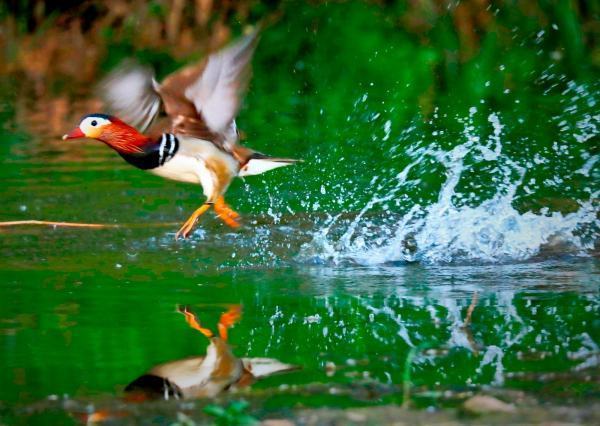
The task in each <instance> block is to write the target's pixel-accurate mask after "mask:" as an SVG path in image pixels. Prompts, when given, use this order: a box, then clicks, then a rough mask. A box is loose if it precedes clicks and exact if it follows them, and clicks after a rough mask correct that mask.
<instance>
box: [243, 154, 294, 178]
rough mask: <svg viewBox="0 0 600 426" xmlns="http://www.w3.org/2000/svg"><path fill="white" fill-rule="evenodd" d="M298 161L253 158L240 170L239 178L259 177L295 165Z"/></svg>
mask: <svg viewBox="0 0 600 426" xmlns="http://www.w3.org/2000/svg"><path fill="white" fill-rule="evenodd" d="M296 161H297V160H291V159H287V158H253V159H251V160H250V161H248V162H247V163H246V164H245V165H244V166H243V167H242V168H241V169H240V171H239V173H238V176H240V177H244V176H254V175H259V174H261V173H264V172H268V171H269V170H273V169H276V168H278V167H283V166H289V165H290V164H294V163H295V162H296Z"/></svg>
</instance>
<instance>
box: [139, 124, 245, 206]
mask: <svg viewBox="0 0 600 426" xmlns="http://www.w3.org/2000/svg"><path fill="white" fill-rule="evenodd" d="M178 140H179V149H178V151H177V152H176V153H175V155H174V156H173V158H171V159H170V160H169V161H167V162H165V164H164V165H162V166H160V167H156V168H154V169H152V170H150V171H151V172H152V173H154V174H155V175H158V176H161V177H164V178H167V179H172V180H176V181H179V182H188V183H199V184H201V185H202V187H203V189H204V195H205V196H207V197H209V198H210V197H211V195H212V194H213V189H214V187H215V186H216V182H215V179H216V176H214V173H212V172H211V170H209V169H208V168H207V166H206V164H207V163H208V164H214V162H215V161H217V162H218V163H220V164H222V165H223V166H224V167H225V168H226V170H227V171H228V172H229V174H230V175H231V177H233V176H236V175H237V172H238V169H239V164H238V162H237V161H236V160H235V159H234V158H233V157H232V156H231V155H228V154H226V153H224V152H223V151H221V150H220V149H218V148H217V147H216V146H215V145H214V144H212V143H211V142H209V141H205V140H201V139H196V138H190V137H185V136H178Z"/></svg>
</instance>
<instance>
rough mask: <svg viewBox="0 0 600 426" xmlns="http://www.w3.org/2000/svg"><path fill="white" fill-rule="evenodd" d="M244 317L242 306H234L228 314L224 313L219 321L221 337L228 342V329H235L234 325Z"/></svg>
mask: <svg viewBox="0 0 600 426" xmlns="http://www.w3.org/2000/svg"><path fill="white" fill-rule="evenodd" d="M241 317H242V306H241V305H233V306H231V307H230V308H229V309H228V310H227V312H224V313H223V314H222V315H221V318H220V319H219V324H218V327H219V335H220V336H221V339H223V340H224V341H227V329H228V328H230V327H233V325H234V324H235V323H236V322H238V321H239V319H240V318H241Z"/></svg>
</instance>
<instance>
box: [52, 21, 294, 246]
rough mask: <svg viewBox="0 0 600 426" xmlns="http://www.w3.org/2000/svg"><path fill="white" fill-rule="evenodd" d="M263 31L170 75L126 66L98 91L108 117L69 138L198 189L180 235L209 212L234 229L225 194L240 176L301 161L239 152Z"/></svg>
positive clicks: (87, 122) (86, 122)
mask: <svg viewBox="0 0 600 426" xmlns="http://www.w3.org/2000/svg"><path fill="white" fill-rule="evenodd" d="M257 41H258V31H254V32H253V33H252V34H250V35H247V36H244V37H242V38H241V39H240V40H238V41H237V42H236V43H234V44H232V45H230V46H229V47H226V48H224V49H222V50H220V51H218V52H216V53H213V54H211V55H209V56H208V57H207V58H206V59H204V60H202V61H200V62H198V63H195V64H192V65H189V66H187V67H184V68H183V69H181V70H179V71H176V72H175V73H173V74H171V75H169V76H168V77H167V78H166V79H164V81H163V82H162V83H158V82H157V81H156V80H155V78H154V73H153V72H152V70H150V69H148V68H146V67H142V66H140V65H138V64H135V63H132V62H126V63H125V64H123V65H121V66H120V67H118V68H117V69H116V70H115V71H113V72H111V73H110V74H109V75H108V76H107V77H106V78H105V79H104V80H103V81H102V82H101V83H100V84H99V86H98V92H99V95H100V97H101V98H103V100H104V103H105V104H106V107H107V109H108V110H109V111H110V112H111V115H108V114H89V115H86V116H84V117H83V118H82V120H81V122H80V123H79V126H78V127H76V128H75V129H73V130H72V131H71V132H69V133H67V134H66V135H64V136H63V139H77V138H91V139H96V140H99V141H102V142H104V143H105V144H106V145H108V146H109V147H110V148H112V149H114V150H115V151H116V152H117V153H118V154H119V155H120V156H121V157H122V158H123V159H124V160H125V161H126V162H128V163H129V164H131V165H132V166H134V167H137V168H139V169H143V170H148V171H150V172H152V173H154V174H156V175H159V176H161V177H164V178H167V179H172V180H176V181H180V182H188V183H195V184H200V185H201V186H202V189H203V192H204V196H205V197H206V201H205V203H204V204H202V205H201V206H200V207H199V208H198V209H196V210H195V211H194V213H193V214H192V215H191V216H190V217H189V219H188V220H187V221H186V222H185V223H184V224H183V225H182V226H181V228H180V229H179V231H177V233H176V234H175V239H178V238H179V237H180V236H181V237H183V238H186V237H187V236H188V235H189V234H190V232H191V230H192V229H193V227H194V225H195V223H196V221H197V220H198V218H199V217H200V216H201V215H202V214H203V213H205V212H206V211H207V210H208V209H209V208H210V207H211V206H212V207H213V208H214V210H215V212H216V214H217V216H218V217H219V218H220V219H221V220H222V221H223V222H224V223H225V224H227V225H229V226H231V227H234V228H235V227H238V226H239V220H238V219H239V215H238V214H237V213H236V212H235V211H234V210H233V209H231V208H230V207H229V206H228V205H227V204H226V203H225V200H224V197H223V195H224V194H225V191H226V190H227V188H228V187H229V184H230V183H231V181H232V180H233V178H234V177H236V176H239V177H244V176H251V175H257V174H260V173H263V172H266V171H269V170H272V169H275V168H278V167H282V166H287V165H290V164H293V163H295V162H296V161H297V160H293V159H289V158H275V157H269V156H267V155H264V154H261V153H259V152H256V151H254V150H252V149H249V148H246V147H244V146H242V145H240V144H239V143H238V142H239V132H238V129H237V127H236V123H235V118H236V116H237V113H238V110H239V108H240V104H241V101H242V98H243V95H244V93H245V91H246V89H247V86H248V82H249V79H250V74H251V59H252V55H253V53H254V49H255V47H256V44H257Z"/></svg>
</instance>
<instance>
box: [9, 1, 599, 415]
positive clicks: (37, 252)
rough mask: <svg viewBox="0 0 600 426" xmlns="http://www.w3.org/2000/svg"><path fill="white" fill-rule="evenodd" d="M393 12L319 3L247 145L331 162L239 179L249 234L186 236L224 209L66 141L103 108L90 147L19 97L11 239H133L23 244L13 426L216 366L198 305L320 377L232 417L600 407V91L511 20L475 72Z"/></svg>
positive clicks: (283, 387) (264, 90)
mask: <svg viewBox="0 0 600 426" xmlns="http://www.w3.org/2000/svg"><path fill="white" fill-rule="evenodd" d="M390 13H392V12H390V10H386V9H383V10H382V9H380V8H379V6H375V5H364V4H359V3H353V2H351V3H347V4H335V5H321V6H314V7H313V6H310V7H309V6H306V7H305V8H304V9H303V11H302V12H298V13H295V14H292V13H290V14H286V15H285V16H284V17H283V18H282V19H281V21H279V22H278V23H277V24H275V25H274V26H273V27H271V28H270V29H269V30H268V31H266V32H265V34H264V36H263V37H262V40H261V44H260V46H259V48H258V51H257V54H256V59H255V76H254V80H253V83H252V86H251V89H250V93H249V95H248V98H247V101H246V104H245V107H244V109H243V110H242V111H241V114H240V118H239V123H238V124H239V126H240V127H241V128H242V129H244V131H245V132H246V137H247V140H246V141H245V142H244V143H247V144H248V145H249V146H252V147H254V148H256V149H259V150H261V151H263V152H267V153H271V154H274V155H277V156H284V157H288V156H289V157H295V158H302V159H304V160H305V162H304V163H302V164H300V165H298V166H294V167H289V168H284V169H279V170H276V171H273V172H271V173H269V174H268V175H265V176H264V177H262V176H260V177H254V178H248V179H247V180H246V181H244V182H242V181H236V182H235V183H234V184H233V185H232V187H231V189H230V190H229V192H228V194H227V199H228V201H229V202H230V203H231V204H232V206H234V207H235V209H236V210H238V211H239V212H240V213H241V214H242V216H243V221H244V226H243V227H242V228H241V229H240V230H231V229H229V228H227V227H225V226H224V225H223V224H222V223H221V222H220V221H218V220H217V219H215V218H214V217H212V215H211V214H208V215H206V216H205V217H203V218H202V219H201V221H200V223H199V226H198V228H197V231H196V232H195V233H194V234H193V235H192V237H191V238H190V239H189V240H187V241H175V240H174V233H175V231H176V230H177V229H178V226H179V224H180V223H181V222H182V221H183V220H184V219H185V218H186V217H187V215H189V214H190V213H191V212H192V211H193V209H195V208H196V207H197V206H198V205H199V204H200V203H202V201H203V200H202V196H201V190H200V188H197V187H194V186H192V185H185V184H179V183H175V182H168V181H164V180H161V179H160V178H158V177H155V176H152V175H149V174H145V173H144V172H142V171H138V170H134V169H132V168H130V167H129V166H128V165H126V164H125V163H124V162H123V161H122V160H121V159H120V158H118V156H117V155H116V154H114V153H113V152H111V151H110V150H109V149H108V148H106V147H105V146H102V145H101V144H100V143H95V142H63V141H61V140H59V136H60V133H61V132H65V131H67V130H70V127H72V126H74V125H75V124H76V123H77V120H78V117H79V116H80V115H81V114H83V113H86V112H92V111H81V110H79V107H78V106H77V105H78V103H77V99H79V98H78V97H77V96H74V95H72V94H70V93H67V94H66V95H64V96H67V97H68V99H69V102H70V105H72V111H70V112H69V117H65V118H64V122H65V126H68V127H69V128H65V129H63V130H52V129H51V128H50V125H49V123H47V122H46V121H45V119H44V117H45V116H46V115H45V114H49V113H48V112H44V109H43V105H46V104H45V103H44V99H42V100H36V99H35V98H33V97H29V95H27V94H28V93H29V92H28V91H27V88H26V87H25V88H23V87H19V82H18V79H15V78H14V77H11V78H9V77H3V79H2V84H1V85H0V88H1V89H0V114H1V117H2V123H1V124H2V126H1V130H0V132H1V133H0V135H1V144H0V158H2V160H1V163H2V165H1V167H0V182H1V188H0V200H1V205H2V209H1V210H0V219H1V220H4V221H9V220H27V219H39V220H55V221H74V222H88V223H108V224H119V225H122V226H121V227H119V228H109V229H66V228H53V227H45V226H21V227H7V228H0V241H1V244H0V365H1V366H2V369H0V383H2V386H0V416H2V417H5V418H6V419H8V420H7V421H9V422H12V421H15V422H20V423H23V424H28V423H31V422H39V423H44V424H58V423H69V422H74V421H75V420H73V419H72V418H70V417H68V416H67V415H66V414H64V413H65V412H67V411H69V409H68V408H65V405H64V404H63V402H64V401H70V402H71V403H72V404H73V406H75V407H77V409H78V410H80V411H85V407H86V406H87V405H86V404H91V405H93V404H102V403H107V402H106V401H108V403H111V401H117V400H118V397H119V396H120V395H121V393H122V389H123V387H124V386H125V385H126V384H127V383H129V382H130V381H131V380H133V379H135V378H136V377H137V376H138V375H140V374H141V373H143V372H144V371H146V370H147V369H148V368H150V367H151V366H153V365H155V364H157V363H160V362H165V361H170V360H175V359H180V358H184V357H186V356H192V355H198V354H202V353H203V352H204V350H205V347H206V340H205V339H204V338H203V337H202V336H201V335H200V334H199V333H197V332H196V331H194V330H192V329H190V328H189V327H188V326H187V325H186V324H185V322H184V321H183V318H182V316H181V315H180V314H178V313H177V312H176V306H177V305H189V306H191V307H192V309H193V310H194V311H195V312H197V313H198V314H199V316H200V318H201V319H202V320H203V321H204V322H206V323H207V324H215V323H216V321H217V319H218V317H219V315H220V313H221V312H222V311H223V310H224V309H225V308H226V306H228V305H230V304H237V303H241V304H242V305H243V317H242V320H241V321H240V323H239V324H238V325H237V326H236V327H235V328H234V329H233V330H232V331H231V332H230V338H231V344H232V346H233V348H234V352H235V353H236V354H238V355H239V356H252V357H272V358H277V359H279V360H281V361H284V362H287V363H293V364H297V365H299V366H301V367H302V369H301V370H300V371H297V372H292V373H289V374H286V375H280V376H275V377H271V378H268V379H266V380H264V381H262V382H260V383H257V384H256V385H254V386H253V387H252V389H251V390H249V391H247V392H245V393H243V394H242V395H239V394H233V395H225V396H224V397H223V398H222V399H220V400H219V403H222V404H227V403H228V402H229V401H232V400H238V399H240V398H245V399H248V400H250V401H251V403H252V405H251V408H250V412H251V413H252V414H254V415H256V416H257V417H259V418H260V417H262V416H266V415H269V414H272V413H278V414H282V413H283V415H287V414H289V413H290V412H291V410H293V409H295V408H299V407H323V406H337V407H349V406H362V405H375V404H401V403H403V402H404V397H403V395H405V392H406V386H404V385H405V384H407V380H410V386H408V389H409V391H410V392H409V398H410V399H411V401H412V402H413V403H414V404H415V405H416V406H418V407H430V406H431V407H443V406H452V405H453V404H456V403H457V401H459V400H460V397H458V396H457V395H459V394H461V393H463V392H467V393H468V392H476V391H479V390H481V389H483V388H486V387H492V388H499V389H519V390H524V391H527V392H530V393H532V394H533V395H535V397H536V398H539V399H542V400H549V401H559V400H560V401H561V402H565V401H566V402H569V403H585V401H588V400H591V399H594V400H597V398H598V397H599V396H600V394H599V387H598V380H597V379H598V359H599V358H598V357H599V356H600V355H599V349H598V345H599V344H600V317H599V309H600V298H599V293H598V292H599V288H600V287H599V284H600V263H599V262H598V258H597V244H598V222H597V213H598V204H597V200H598V195H597V194H598V183H599V179H598V176H599V175H598V167H597V165H596V163H595V161H594V160H593V158H594V156H596V157H597V156H598V147H599V144H598V141H599V139H598V134H599V133H600V123H599V122H600V120H599V118H598V115H597V114H598V107H597V105H598V104H597V102H599V101H600V99H598V98H599V94H600V93H599V91H598V87H599V86H598V83H597V81H598V80H597V77H598V75H597V72H596V71H595V70H594V69H593V68H589V67H586V66H583V65H582V66H581V67H580V68H577V69H578V71H577V72H574V71H573V67H572V65H571V64H572V63H571V62H569V61H568V60H566V59H564V60H562V61H559V60H556V59H553V58H555V56H552V55H551V53H552V52H553V51H554V49H558V48H559V47H560V46H561V44H560V43H562V42H561V40H563V39H564V38H561V37H562V36H563V34H562V33H560V31H559V30H553V29H552V26H551V25H550V24H547V25H546V24H540V23H539V22H530V23H529V24H530V26H524V25H523V26H521V27H520V30H519V31H517V32H516V35H514V34H515V31H512V32H511V30H510V27H509V25H508V24H509V23H510V22H511V19H512V18H511V16H512V15H511V14H510V11H508V10H501V11H500V12H499V13H501V14H505V17H504V18H503V19H504V21H502V22H504V23H505V24H506V25H507V27H506V28H498V29H497V31H494V32H490V33H487V34H485V35H483V36H482V39H481V49H480V51H479V53H478V54H476V55H474V56H473V57H472V58H471V59H469V60H468V61H464V62H452V61H449V60H448V57H447V56H445V53H444V52H446V53H448V52H452V43H451V42H449V41H448V40H452V36H451V34H450V33H451V31H450V29H449V27H447V23H444V22H441V23H439V25H438V26H436V28H437V30H435V31H438V32H440V33H439V34H438V35H439V38H437V39H436V38H435V37H434V36H435V34H436V33H435V32H433V33H432V34H433V36H432V38H431V40H430V41H429V42H427V43H423V42H422V40H418V38H416V37H414V36H413V35H411V34H408V33H405V32H402V31H399V30H398V29H397V28H396V27H395V26H394V21H393V19H390V18H389V16H391V15H390ZM522 22H525V21H522ZM528 22H529V21H528ZM529 24H528V25H529ZM444 28H446V30H444ZM542 29H544V30H545V31H546V36H541V35H539V31H541V30H542ZM553 31H555V32H554V33H553ZM446 32H448V35H447V37H446V36H444V37H442V36H441V35H442V34H445V33H446ZM513 35H514V37H513ZM515 38H516V39H517V41H511V42H510V44H507V43H508V42H507V41H506V40H514V39H515ZM540 51H541V53H539V52H540ZM581 61H582V64H583V63H585V59H581ZM63 90H65V89H63V88H58V89H56V93H48V94H47V95H46V96H47V97H48V98H51V97H53V96H59V95H63ZM78 96H81V95H78ZM40 117H41V118H40ZM66 123H69V124H66ZM482 146H483V147H487V148H486V149H487V151H486V150H484V149H483V148H481V149H480V147H482ZM500 146H501V148H499V147H500ZM497 148H498V149H500V151H501V154H499V155H496V156H494V155H495V154H493V152H494V149H497ZM428 150H429V151H428ZM500 151H499V152H500ZM486 155H487V157H485V156H486ZM482 156H484V157H482ZM411 164H412V165H411ZM407 167H408V169H407ZM586 167H587V169H586ZM578 170H579V171H581V170H583V172H579V173H577V172H576V171H578ZM586 170H587V171H586ZM402 172H405V175H404V178H406V179H405V180H402V179H403V177H402V176H399V175H401V174H402ZM453 178H456V179H457V183H456V185H455V186H449V182H450V181H451V180H452V179H453ZM445 191H446V192H448V191H449V192H450V195H451V196H449V198H447V199H446V198H444V194H445ZM496 197H499V198H500V201H498V202H497V203H496V204H493V203H492V204H490V205H487V204H485V203H486V201H489V200H492V201H493V200H495V199H496ZM502 197H504V198H502ZM444 200H446V201H444ZM436 203H437V204H436ZM444 203H446V204H444ZM432 205H438V206H439V207H440V210H439V212H438V213H436V214H439V218H440V219H439V220H437V221H436V220H434V219H430V220H427V219H426V218H428V217H429V218H431V217H433V216H434V214H433V212H432V211H429V210H427V206H432ZM498 206H501V208H499V207H498ZM411 209H412V210H411ZM511 209H512V210H511ZM452 211H455V212H456V217H457V220H454V219H452V220H450V218H449V216H448V215H447V212H452ZM444 212H445V213H444ZM507 212H508V213H507ZM409 214H410V215H414V216H413V219H411V220H412V222H411V221H407V222H403V221H404V220H405V219H406V218H407V217H408V215H409ZM505 214H506V216H503V215H505ZM495 217H497V218H500V219H502V220H500V219H499V220H498V221H494V218H495ZM423 218H425V219H423ZM472 218H475V219H472ZM420 219H423V220H424V222H423V223H424V224H422V225H419V226H418V227H416V226H415V228H414V229H413V230H411V232H407V233H406V235H404V234H403V233H402V232H400V231H402V230H404V229H406V228H407V227H409V226H411V224H412V223H413V222H414V221H418V220H420ZM486 220H487V221H489V222H486ZM481 223H484V226H482V227H481V228H479V227H478V226H479V225H480V224H481ZM474 227H475V228H474ZM430 229H433V230H435V232H432V233H428V232H426V230H430ZM472 229H477V232H476V233H475V236H474V237H473V238H472V239H466V237H465V235H469V232H470V231H471V230H472ZM399 234H402V238H401V239H399V240H398V241H396V240H394V238H396V236H398V235H399ZM430 234H432V235H433V236H434V238H432V237H431V236H430ZM540 235H541V236H540ZM463 237H464V238H465V239H466V240H467V241H469V242H468V244H464V245H458V243H457V241H461V238H463ZM398 238H399V237H398ZM469 238H471V237H469ZM538 240H539V241H538ZM444 254H447V256H443V255H444ZM440 259H441V260H440ZM471 304H473V306H475V308H474V310H473V313H472V317H471V320H470V323H469V324H468V326H466V327H465V326H464V321H465V318H466V316H467V310H468V307H469V305H471ZM409 355H410V356H411V357H412V358H411V359H412V361H411V362H410V363H407V362H406V360H407V357H409ZM49 398H50V399H49ZM40 401H45V402H43V403H41V402H40ZM61 401H62V402H61ZM204 403H205V402H203V403H202V404H204ZM78 404H80V405H78ZM175 404H176V403H175V402H173V405H172V406H170V407H171V408H172V409H167V414H166V415H164V417H163V418H162V420H161V422H162V423H160V424H169V422H170V421H172V420H173V419H174V418H175V412H176V411H177V409H178V408H177V407H179V406H177V405H175ZM202 404H201V405H200V406H199V407H201V406H202ZM82 407H84V408H82ZM199 407H198V408H197V410H198V411H200V410H201V408H199ZM169 410H170V411H169ZM61 413H62V414H61Z"/></svg>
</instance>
